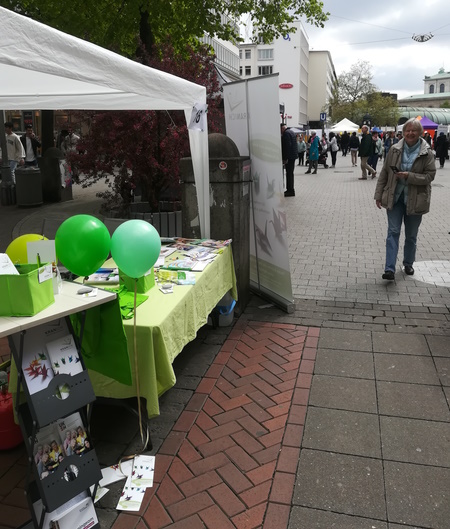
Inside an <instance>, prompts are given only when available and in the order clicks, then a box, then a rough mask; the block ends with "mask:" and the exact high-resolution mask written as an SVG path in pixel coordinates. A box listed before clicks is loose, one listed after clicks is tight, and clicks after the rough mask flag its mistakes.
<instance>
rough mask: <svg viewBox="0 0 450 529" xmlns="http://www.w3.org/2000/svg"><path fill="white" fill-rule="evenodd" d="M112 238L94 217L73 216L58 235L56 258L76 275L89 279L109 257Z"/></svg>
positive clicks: (63, 224)
mask: <svg viewBox="0 0 450 529" xmlns="http://www.w3.org/2000/svg"><path fill="white" fill-rule="evenodd" d="M110 246H111V237H110V235H109V231H108V228H107V227H106V226H105V225H104V224H103V222H102V221H101V220H99V219H97V218H96V217H93V216H91V215H74V216H73V217H69V218H68V219H67V220H65V221H64V222H63V223H62V224H61V226H60V227H59V228H58V231H57V232H56V235H55V249H56V255H57V256H58V259H59V260H60V261H61V263H62V264H63V265H64V266H65V267H66V268H67V269H68V270H70V271H71V272H72V273H74V274H76V275H77V276H82V277H86V276H89V275H91V274H93V273H94V272H95V271H96V270H98V269H99V268H100V267H101V266H102V264H103V263H104V262H105V260H106V259H107V258H108V255H109V250H110Z"/></svg>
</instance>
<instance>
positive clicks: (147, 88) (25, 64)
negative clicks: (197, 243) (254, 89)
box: [0, 7, 210, 238]
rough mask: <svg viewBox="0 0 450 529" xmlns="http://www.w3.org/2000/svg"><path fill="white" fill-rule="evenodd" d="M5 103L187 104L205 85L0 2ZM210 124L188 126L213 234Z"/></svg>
mask: <svg viewBox="0 0 450 529" xmlns="http://www.w3.org/2000/svg"><path fill="white" fill-rule="evenodd" d="M0 27H1V28H2V31H1V33H0V79H1V83H0V109H2V110H34V109H36V110H56V109H66V110H183V111H184V115H185V118H186V121H187V123H188V124H189V121H190V119H191V115H192V109H193V107H194V105H197V104H200V105H205V104H206V88H205V87H204V86H200V85H197V84H195V83H191V82H189V81H186V80H185V79H181V78H179V77H176V76H175V75H171V74H168V73H165V72H161V71H159V70H155V69H153V68H149V67H147V66H144V65H142V64H139V63H137V62H134V61H131V60H129V59H126V58H125V57H122V56H120V55H117V54H116V53H113V52H111V51H108V50H105V49H104V48H101V47H100V46H96V45H95V44H91V43H90V42H86V41H84V40H81V39H78V38H76V37H72V36H71V35H67V34H65V33H63V32H61V31H58V30H56V29H53V28H51V27H49V26H45V25H44V24H40V23H39V22H36V21H34V20H32V19H30V18H27V17H24V16H22V15H18V14H17V13H13V12H12V11H9V10H7V9H4V8H3V7H0ZM207 131H208V127H207V123H205V124H204V127H203V129H202V130H201V131H200V130H189V140H190V145H191V156H192V165H193V168H194V176H195V182H196V186H197V199H198V206H199V223H200V229H201V234H202V237H206V238H208V237H209V232H210V214H209V175H208V136H207V134H208V133H207Z"/></svg>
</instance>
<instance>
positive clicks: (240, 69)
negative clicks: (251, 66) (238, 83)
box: [239, 66, 242, 77]
mask: <svg viewBox="0 0 450 529" xmlns="http://www.w3.org/2000/svg"><path fill="white" fill-rule="evenodd" d="M239 75H240V76H241V77H242V66H239Z"/></svg>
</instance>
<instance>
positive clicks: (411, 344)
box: [372, 332, 430, 355]
mask: <svg viewBox="0 0 450 529" xmlns="http://www.w3.org/2000/svg"><path fill="white" fill-rule="evenodd" d="M372 340H373V352H374V353H398V354H409V355H430V350H429V348H428V344H427V341H426V339H425V336H422V335H421V334H406V333H387V332H373V333H372Z"/></svg>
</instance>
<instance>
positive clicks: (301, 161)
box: [297, 134, 306, 165]
mask: <svg viewBox="0 0 450 529" xmlns="http://www.w3.org/2000/svg"><path fill="white" fill-rule="evenodd" d="M297 150H298V165H305V152H306V143H305V138H304V137H303V134H299V135H298V136H297Z"/></svg>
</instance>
